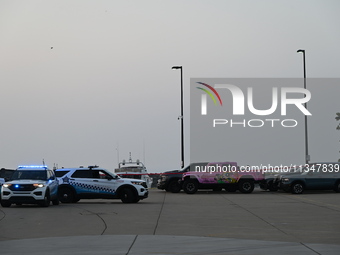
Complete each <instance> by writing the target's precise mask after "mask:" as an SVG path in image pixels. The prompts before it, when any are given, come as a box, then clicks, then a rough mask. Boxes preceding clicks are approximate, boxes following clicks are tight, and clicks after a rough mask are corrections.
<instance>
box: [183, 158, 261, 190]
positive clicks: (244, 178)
mask: <svg viewBox="0 0 340 255" xmlns="http://www.w3.org/2000/svg"><path fill="white" fill-rule="evenodd" d="M263 180H264V175H263V173H262V171H256V170H251V169H246V170H241V169H240V168H239V167H238V165H237V163H236V162H215V163H209V164H208V165H207V166H205V168H202V169H201V170H200V171H190V172H186V173H184V174H183V177H182V181H181V183H182V185H183V190H184V191H185V192H186V193H187V194H194V193H196V192H197V190H198V189H213V190H215V191H218V190H222V189H223V188H224V189H225V190H226V191H229V192H233V191H236V190H239V191H240V192H242V193H251V192H253V190H254V187H255V183H258V182H260V181H263Z"/></svg>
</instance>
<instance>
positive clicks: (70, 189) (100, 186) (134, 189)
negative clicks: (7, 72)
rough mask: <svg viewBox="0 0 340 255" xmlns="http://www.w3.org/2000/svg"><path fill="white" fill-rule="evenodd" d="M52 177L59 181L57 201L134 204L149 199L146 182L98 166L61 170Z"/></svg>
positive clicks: (57, 170)
mask: <svg viewBox="0 0 340 255" xmlns="http://www.w3.org/2000/svg"><path fill="white" fill-rule="evenodd" d="M55 174H56V176H57V178H58V180H59V200H60V201H61V202H62V203H76V202H78V201H79V200H80V199H82V198H86V199H92V198H102V199H121V200H122V202H123V203H137V202H138V201H139V200H141V199H144V198H147V197H148V194H149V192H148V188H147V184H146V182H145V181H142V180H137V179H127V178H121V177H119V176H118V175H116V174H114V173H110V172H108V171H107V170H105V169H102V168H98V166H88V167H87V168H84V167H79V168H61V169H56V170H55Z"/></svg>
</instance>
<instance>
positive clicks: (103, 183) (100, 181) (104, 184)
mask: <svg viewBox="0 0 340 255" xmlns="http://www.w3.org/2000/svg"><path fill="white" fill-rule="evenodd" d="M92 174H93V183H94V185H95V186H96V187H97V189H98V192H99V194H100V197H101V198H111V197H114V196H115V195H116V188H117V184H116V180H115V179H113V176H112V175H111V174H109V173H108V172H106V171H104V170H102V169H92Z"/></svg>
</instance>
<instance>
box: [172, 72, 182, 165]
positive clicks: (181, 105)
mask: <svg viewBox="0 0 340 255" xmlns="http://www.w3.org/2000/svg"><path fill="white" fill-rule="evenodd" d="M172 69H181V116H180V117H179V118H180V119H181V168H184V127H183V68H182V66H173V67H172Z"/></svg>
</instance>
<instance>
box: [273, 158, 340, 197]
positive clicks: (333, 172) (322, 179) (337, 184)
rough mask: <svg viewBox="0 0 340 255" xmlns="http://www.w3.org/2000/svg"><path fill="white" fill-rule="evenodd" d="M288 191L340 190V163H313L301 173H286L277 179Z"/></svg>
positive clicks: (279, 185)
mask: <svg viewBox="0 0 340 255" xmlns="http://www.w3.org/2000/svg"><path fill="white" fill-rule="evenodd" d="M276 184H277V185H278V187H279V188H280V189H282V190H284V191H286V192H292V193H293V194H301V193H303V191H304V190H334V191H335V192H340V163H339V162H336V163H332V162H330V163H313V164H309V165H307V166H305V167H304V168H303V170H302V172H301V173H298V174H296V173H295V174H284V175H282V176H280V178H279V179H277V180H276Z"/></svg>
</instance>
